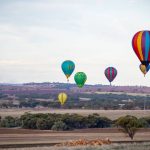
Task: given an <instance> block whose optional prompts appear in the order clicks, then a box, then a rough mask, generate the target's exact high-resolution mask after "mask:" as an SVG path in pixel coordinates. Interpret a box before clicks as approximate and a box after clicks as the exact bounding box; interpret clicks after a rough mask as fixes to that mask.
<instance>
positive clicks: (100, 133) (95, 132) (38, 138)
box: [0, 128, 150, 147]
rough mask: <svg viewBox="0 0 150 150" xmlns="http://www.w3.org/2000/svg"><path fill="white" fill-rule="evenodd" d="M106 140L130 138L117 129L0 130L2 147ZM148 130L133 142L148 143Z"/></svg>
mask: <svg viewBox="0 0 150 150" xmlns="http://www.w3.org/2000/svg"><path fill="white" fill-rule="evenodd" d="M83 138H85V139H96V138H101V139H106V138H109V139H110V140H111V141H113V142H118V141H120V142H122V141H130V138H129V137H128V136H127V135H126V134H124V133H122V132H120V131H119V130H118V129H82V130H74V131H57V132H56V131H41V130H27V129H6V128H5V129H4V128H1V129H0V146H1V147H2V145H6V146H8V145H11V147H13V146H14V147H15V145H17V146H18V145H19V146H21V145H23V144H24V145H26V146H28V145H30V146H38V145H39V146H41V145H43V144H44V145H50V144H55V143H61V142H64V141H68V140H77V139H83ZM149 139H150V130H149V129H140V130H139V132H137V134H136V135H135V139H134V141H149Z"/></svg>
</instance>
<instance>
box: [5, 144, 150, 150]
mask: <svg viewBox="0 0 150 150" xmlns="http://www.w3.org/2000/svg"><path fill="white" fill-rule="evenodd" d="M149 147H150V143H138V144H137V143H134V144H112V145H103V146H98V147H95V146H94V147H87V146H86V147H74V148H73V147H61V148H57V147H42V150H149ZM5 150H41V147H34V148H9V149H5Z"/></svg>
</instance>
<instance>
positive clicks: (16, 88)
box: [0, 82, 150, 94]
mask: <svg viewBox="0 0 150 150" xmlns="http://www.w3.org/2000/svg"><path fill="white" fill-rule="evenodd" d="M64 90H65V91H68V90H69V91H71V92H75V93H76V92H78V93H80V92H90V93H93V92H124V93H145V94H149V93H150V87H146V86H109V85H100V84H96V85H85V86H84V87H83V88H78V87H77V86H76V84H70V83H69V84H67V83H59V82H53V83H50V82H43V83H34V82H32V83H24V84H3V83H1V84H0V92H4V93H17V92H35V91H36V92H37V91H38V92H39V91H40V92H42V93H43V92H44V93H47V92H50V91H51V92H52V91H64Z"/></svg>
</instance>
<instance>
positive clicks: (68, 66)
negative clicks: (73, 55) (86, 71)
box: [61, 60, 75, 81]
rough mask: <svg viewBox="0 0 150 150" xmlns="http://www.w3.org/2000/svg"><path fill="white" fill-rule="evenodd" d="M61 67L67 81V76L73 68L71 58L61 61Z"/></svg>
mask: <svg viewBox="0 0 150 150" xmlns="http://www.w3.org/2000/svg"><path fill="white" fill-rule="evenodd" d="M61 68H62V71H63V72H64V74H65V76H66V78H67V81H69V77H70V76H71V74H72V73H73V71H74V69H75V64H74V62H73V61H71V60H66V61H64V62H63V63H62V65H61Z"/></svg>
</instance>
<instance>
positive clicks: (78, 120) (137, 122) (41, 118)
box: [0, 113, 150, 138]
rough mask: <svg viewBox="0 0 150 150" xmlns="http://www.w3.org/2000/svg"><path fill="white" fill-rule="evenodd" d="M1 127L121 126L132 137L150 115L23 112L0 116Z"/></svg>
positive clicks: (69, 128)
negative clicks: (109, 116)
mask: <svg viewBox="0 0 150 150" xmlns="http://www.w3.org/2000/svg"><path fill="white" fill-rule="evenodd" d="M0 126H1V127H7V128H11V127H21V128H25V129H40V130H74V129H85V128H109V127H116V126H117V127H121V128H123V129H124V131H125V132H126V133H128V134H129V136H130V137H131V138H133V136H134V134H135V132H136V130H137V128H141V127H145V128H146V127H147V128H148V127H150V117H146V118H140V119H137V118H136V117H134V116H125V117H120V118H118V119H117V120H113V121H112V120H110V119H108V118H106V117H101V116H100V115H98V114H92V115H88V116H82V115H79V114H41V113H39V114H30V113H25V114H24V115H22V116H21V117H20V118H14V117H11V116H6V117H5V118H1V117H0Z"/></svg>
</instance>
